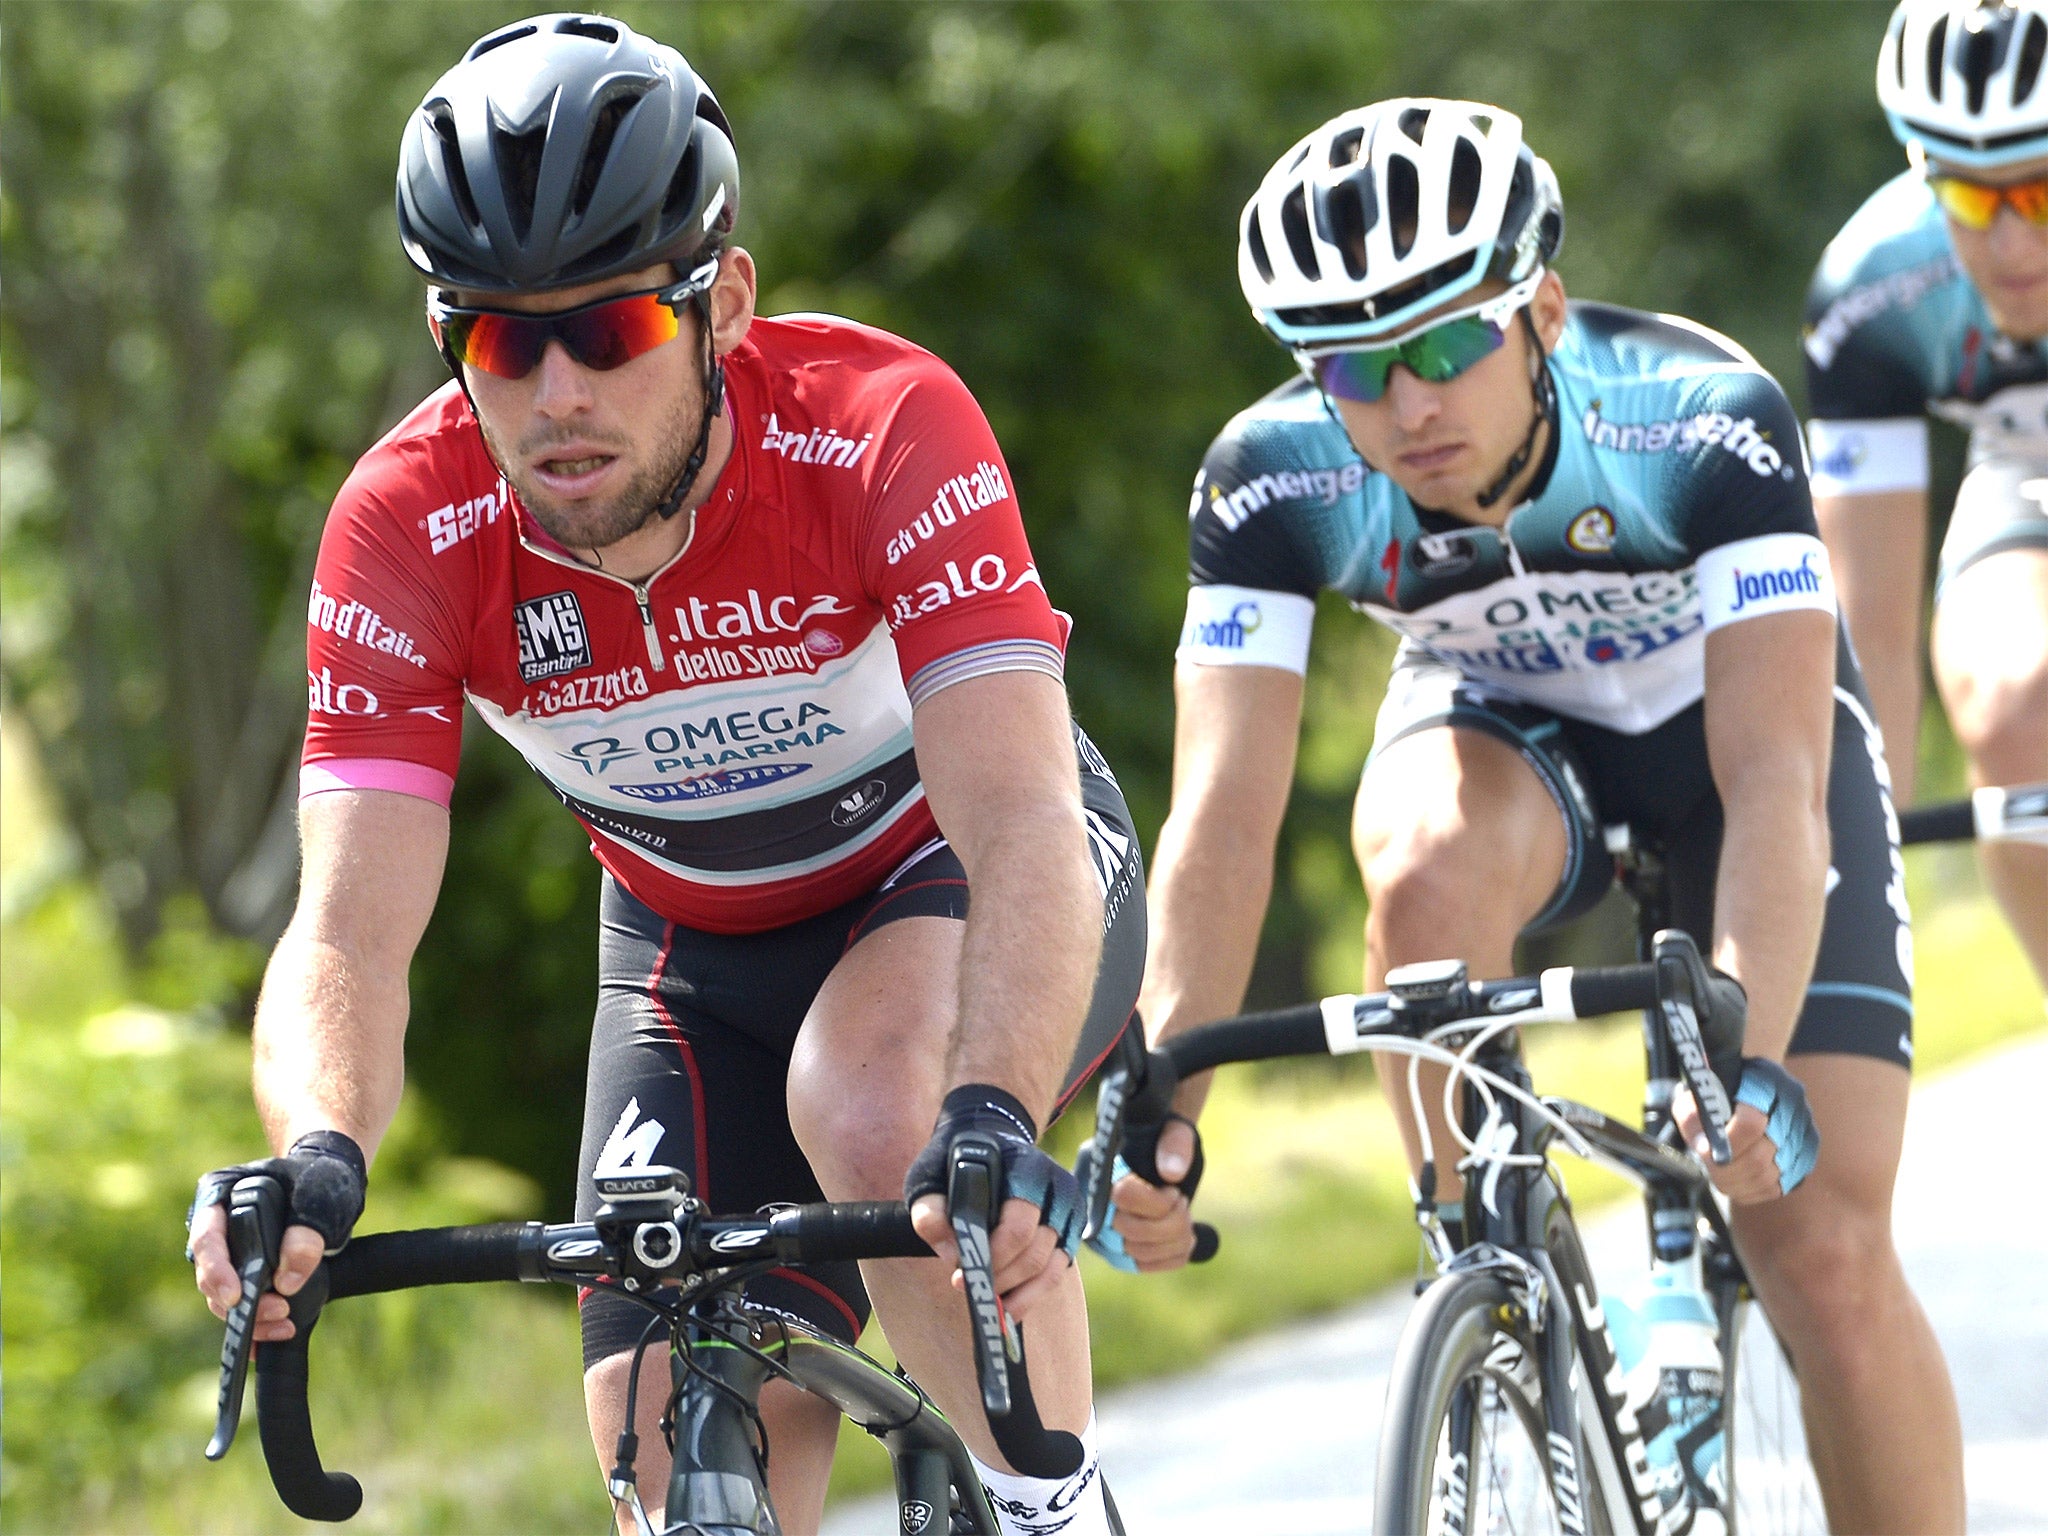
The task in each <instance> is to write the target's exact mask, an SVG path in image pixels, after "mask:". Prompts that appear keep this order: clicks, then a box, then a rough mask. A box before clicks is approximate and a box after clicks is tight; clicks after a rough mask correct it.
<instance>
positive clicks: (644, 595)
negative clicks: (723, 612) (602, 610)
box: [519, 508, 697, 672]
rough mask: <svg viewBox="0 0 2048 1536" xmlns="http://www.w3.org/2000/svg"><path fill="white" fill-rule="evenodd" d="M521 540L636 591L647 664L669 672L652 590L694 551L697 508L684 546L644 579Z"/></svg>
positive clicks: (548, 557)
mask: <svg viewBox="0 0 2048 1536" xmlns="http://www.w3.org/2000/svg"><path fill="white" fill-rule="evenodd" d="M519 542H520V543H521V544H522V545H524V546H525V547H526V548H527V549H529V550H531V551H532V552H533V553H534V554H536V555H539V556H540V557H541V559H543V560H548V561H552V562H553V563H554V564H556V565H562V566H567V567H568V568H569V569H570V570H572V571H581V572H582V573H583V574H584V575H586V576H600V577H602V578H603V579H604V580H606V581H615V582H617V583H618V584H619V585H620V586H622V587H624V588H626V590H627V591H629V592H631V593H632V594H633V601H634V602H636V603H638V604H639V605H640V633H641V634H643V635H645V636H646V637H647V664H648V665H649V666H651V667H653V668H654V670H655V671H657V672H666V671H667V670H668V662H667V660H666V659H665V658H664V657H663V656H662V654H661V635H660V634H659V633H658V632H657V631H656V630H655V627H654V599H653V596H652V593H653V590H654V584H655V583H656V582H657V581H659V580H661V578H662V577H663V576H665V575H667V574H668V568H669V567H670V566H672V565H674V564H675V563H676V562H677V561H678V560H680V559H682V558H683V556H684V555H687V554H688V553H689V552H690V546H691V545H692V544H694V543H696V542H697V514H696V511H695V509H694V508H693V509H692V510H691V512H690V532H689V536H688V537H687V538H685V539H684V540H683V547H682V548H681V549H679V550H677V551H676V552H675V553H674V554H672V555H670V556H669V557H668V558H667V559H666V560H664V561H662V563H661V565H660V567H659V568H658V569H657V570H656V571H655V572H654V573H653V574H652V575H651V576H649V577H647V578H646V579H645V580H644V581H629V580H627V579H626V578H625V577H624V576H614V575H613V574H612V573H611V572H610V571H607V570H603V569H600V568H599V567H597V566H594V565H585V564H584V563H583V562H582V561H581V560H573V559H571V558H570V557H569V556H567V555H561V554H557V553H556V552H555V551H554V550H552V549H544V548H542V547H541V546H540V545H538V544H536V543H534V542H533V541H532V540H531V539H529V538H528V537H527V536H526V535H525V534H524V533H521V534H520V535H519Z"/></svg>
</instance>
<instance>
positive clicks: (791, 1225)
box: [207, 1175, 1079, 1521]
mask: <svg viewBox="0 0 2048 1536" xmlns="http://www.w3.org/2000/svg"><path fill="white" fill-rule="evenodd" d="M283 1198H284V1192H283V1189H282V1187H281V1186H280V1185H279V1184H278V1183H277V1181H276V1180H275V1179H271V1178H268V1177H265V1176H260V1175H259V1176H257V1177H253V1178H248V1179H243V1180H241V1181H240V1182H239V1183H237V1184H236V1186H235V1189H234V1191H233V1194H232V1196H231V1199H232V1200H233V1201H234V1205H235V1208H236V1209H237V1210H244V1209H246V1210H248V1211H250V1212H251V1213H252V1215H251V1216H250V1217H248V1218H245V1219H244V1220H243V1221H242V1222H240V1223H239V1224H231V1226H230V1257H231V1258H232V1259H233V1260H234V1262H235V1265H236V1268H237V1269H238V1270H240V1271H241V1272H242V1273H243V1275H244V1276H245V1279H246V1278H247V1277H249V1276H252V1275H256V1274H257V1273H258V1272H259V1268H260V1271H261V1275H262V1283H264V1284H267V1282H268V1276H269V1273H270V1272H271V1270H273V1269H274V1267H275V1263H276V1245H277V1238H278V1235H279V1234H281V1232H282V1230H283ZM265 1212H268V1222H267V1224H266V1223H265V1221H264V1219H263V1217H264V1213H265ZM602 1214H603V1213H602V1212H601V1213H600V1215H602ZM625 1225H626V1226H629V1227H630V1228H631V1232H632V1236H631V1238H630V1239H629V1241H630V1255H625V1254H622V1253H621V1251H620V1250H619V1249H618V1247H617V1245H616V1243H615V1242H614V1240H613V1239H612V1238H609V1237H607V1236H606V1235H605V1234H603V1233H601V1232H600V1229H599V1226H598V1224H596V1223H594V1222H573V1223H565V1224H562V1225H557V1226H543V1225H542V1224H541V1223H540V1222H537V1221H530V1222H503V1223H497V1224H494V1225H488V1226H473V1227H433V1228H425V1229H421V1230H417V1231H406V1232H377V1233H370V1234H367V1235H365V1236H362V1237H358V1238H356V1239H355V1240H354V1241H353V1242H351V1243H350V1244H349V1245H348V1246H347V1247H346V1248H344V1249H343V1250H342V1251H341V1252H340V1253H338V1254H335V1255H333V1256H332V1257H330V1258H328V1259H327V1260H326V1261H325V1262H323V1263H322V1264H321V1265H320V1267H319V1268H318V1269H316V1270H314V1272H313V1275H312V1278H311V1279H309V1280H308V1281H307V1283H306V1285H305V1286H304V1287H303V1288H302V1289H301V1290H300V1291H299V1292H298V1294H296V1295H294V1296H292V1297H289V1298H288V1303H289V1306H290V1309H291V1320H292V1324H293V1327H294V1330H295V1331H294V1333H293V1336H292V1337H291V1338H290V1339H287V1340H284V1341H282V1342H277V1343H268V1344H265V1345H264V1346H263V1347H262V1348H261V1349H260V1350H257V1351H256V1352H255V1364H256V1421H257V1428H258V1431H259V1433H260V1436H261V1439H262V1442H263V1459H264V1462H265V1463H266V1465H267V1466H268V1467H269V1469H270V1480H271V1484H272V1486H274V1487H275V1488H276V1489H277V1494H278V1497H279V1498H280V1499H282V1500H283V1501H284V1505H285V1507H286V1508H287V1509H289V1510H290V1511H291V1512H292V1513H293V1514H295V1515H298V1516H299V1517H300V1518H302V1519H306V1520H326V1521H340V1520H347V1519H349V1518H350V1517H351V1516H353V1515H354V1514H355V1513H356V1511H357V1510H359V1509H360V1508H361V1507H362V1503H363V1490H362V1485H361V1484H360V1483H359V1482H357V1481H356V1479H355V1478H353V1477H351V1476H349V1475H348V1474H347V1473H346V1472H330V1471H328V1470H327V1469H326V1467H325V1466H324V1465H323V1464H322V1462H321V1460H320V1451H319V1446H318V1444H317V1443H316V1441H315V1439H314V1435H313V1421H312V1414H311V1410H310V1408H309V1407H308V1404H307V1388H308V1385H309V1354H308V1350H309V1346H310V1344H311V1341H312V1334H313V1330H314V1328H315V1327H316V1326H317V1325H318V1323H319V1321H320V1316H321V1312H322V1309H323V1308H324V1307H325V1306H326V1304H327V1303H328V1302H329V1301H333V1300H339V1299H340V1298H342V1297H347V1296H365V1295H370V1294H373V1293H376V1292H380V1291H395V1290H410V1289H414V1288H417V1287H421V1286H429V1285H468V1284H476V1283H481V1282H488V1281H506V1280H526V1281H545V1280H555V1281H568V1282H573V1281H577V1280H582V1279H587V1278H591V1277H594V1276H598V1275H603V1274H611V1273H615V1272H618V1271H619V1270H620V1269H621V1268H631V1269H632V1270H633V1271H634V1272H635V1274H636V1275H637V1276H638V1277H639V1278H641V1279H643V1280H645V1279H660V1278H670V1279H680V1278H684V1277H686V1276H689V1275H692V1274H697V1273H701V1272H702V1271H704V1270H709V1269H723V1268H729V1267H732V1266H735V1265H741V1264H749V1263H753V1262H756V1261H758V1260H768V1261H772V1262H777V1263H789V1264H819V1263H826V1262H829V1261H832V1260H836V1259H881V1258H915V1257H920V1256H922V1257H927V1258H928V1257H930V1256H931V1251H932V1250H931V1248H930V1246H929V1245H928V1244H926V1243H925V1241H924V1240H923V1239H922V1238H920V1237H919V1236H918V1235H917V1233H916V1231H915V1230H914V1229H913V1228H912V1226H911V1224H910V1212H909V1211H908V1210H906V1209H905V1208H904V1207H903V1205H902V1204H901V1203H900V1202H881V1201H846V1202H842V1203H838V1204H817V1205H801V1206H793V1207H789V1208H786V1209H783V1210H779V1211H774V1212H772V1213H770V1214H768V1215H765V1216H754V1217H737V1218H733V1217H706V1216H701V1215H695V1214H684V1215H681V1216H680V1217H679V1218H678V1219H674V1220H668V1221H649V1222H630V1223H627V1224H625ZM622 1230H623V1228H622ZM649 1234H651V1236H650V1235H649ZM657 1239H658V1241H657ZM671 1240H672V1241H673V1247H668V1248H664V1244H666V1243H668V1242H670V1241H671ZM245 1245H246V1246H245ZM266 1251H267V1260H266V1259H265V1253H266ZM622 1257H630V1259H631V1260H633V1261H635V1262H632V1263H630V1264H628V1265H623V1266H622V1264H621V1263H620V1260H621V1258H622ZM256 1294H258V1292H257V1291H255V1290H249V1291H248V1292H247V1296H246V1298H245V1299H248V1300H249V1301H250V1309H249V1310H250V1312H251V1316H252V1318H253V1310H254V1308H253V1298H254V1296H255V1295H256ZM237 1311H238V1312H239V1311H240V1308H239V1307H238V1308H237ZM252 1332H253V1328H251V1327H249V1326H245V1327H244V1328H242V1329H241V1330H240V1331H239V1332H237V1330H236V1329H235V1328H234V1326H233V1325H232V1321H231V1323H230V1327H229V1330H228V1334H227V1339H226V1342H225V1344H224V1346H223V1348H222V1352H221V1371H222V1388H221V1416H220V1421H219V1423H218V1424H217V1425H216V1427H215V1431H214V1440H213V1443H212V1444H210V1445H209V1446H208V1448H207V1454H208V1456H209V1457H210V1458H211V1459H214V1460H218V1459H219V1458H220V1456H222V1455H225V1454H226V1452H227V1448H228V1446H229V1445H230V1444H231V1443H232V1442H233V1440H234V1429H235V1422H236V1418H237V1417H238V1415H239V1412H240V1407H241V1386H240V1383H241V1379H242V1376H243V1373H245V1372H246V1370H247V1368H248V1362H249V1352H250V1335H251V1333H252ZM1013 1369H1014V1370H1015V1372H1016V1373H1017V1381H1018V1383H1019V1386H1020V1388H1021V1390H1020V1392H1019V1393H1018V1397H1019V1399H1020V1401H1021V1402H1022V1403H1024V1404H1026V1405H1028V1404H1029V1402H1030V1398H1029V1389H1028V1385H1027V1384H1026V1382H1027V1378H1025V1377H1024V1375H1023V1372H1024V1361H1023V1357H1022V1352H1021V1347H1020V1350H1019V1353H1018V1357H1017V1359H1016V1362H1015V1365H1014V1367H1013ZM1033 1429H1035V1430H1036V1432H1037V1434H1038V1435H1039V1436H1041V1437H1045V1436H1046V1431H1045V1430H1044V1429H1043V1427H1042V1426H1040V1425H1039V1424H1038V1421H1037V1415H1036V1412H1035V1410H1034V1411H1033V1412H1032V1414H1031V1420H1030V1423H1029V1424H1023V1423H1021V1422H1020V1423H1019V1425H1018V1426H1017V1431H1016V1433H1014V1434H1013V1435H1012V1437H1011V1438H1012V1439H1013V1440H1014V1441H1015V1443H1016V1445H1017V1450H1012V1449H1011V1448H1010V1447H1009V1446H1007V1445H1006V1446H1005V1447H1004V1454H1005V1455H1006V1456H1008V1457H1009V1458H1010V1460H1011V1462H1012V1464H1013V1465H1017V1464H1018V1463H1017V1456H1018V1454H1019V1453H1020V1452H1021V1453H1023V1454H1025V1455H1027V1456H1028V1455H1029V1454H1030V1453H1031V1449H1032V1448H1033V1445H1034V1442H1033V1441H1032V1440H1031V1439H1030V1434H1031V1431H1032V1430H1033ZM997 1438H998V1443H999V1444H1001V1443H1002V1440H1003V1436H1002V1434H1001V1433H1000V1432H999V1433H998V1437H997ZM1050 1438H1054V1439H1056V1438H1058V1437H1050ZM1066 1438H1068V1439H1071V1438H1072V1437H1071V1436H1068V1437H1066ZM1076 1445H1077V1447H1078V1442H1076ZM1078 1464H1079V1463H1078V1460H1077V1461H1076V1465H1078Z"/></svg>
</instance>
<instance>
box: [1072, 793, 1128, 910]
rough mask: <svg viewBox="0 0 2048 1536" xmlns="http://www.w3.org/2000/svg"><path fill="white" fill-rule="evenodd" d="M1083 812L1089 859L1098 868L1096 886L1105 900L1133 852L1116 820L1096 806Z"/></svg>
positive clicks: (1096, 869)
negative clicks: (1086, 825)
mask: <svg viewBox="0 0 2048 1536" xmlns="http://www.w3.org/2000/svg"><path fill="white" fill-rule="evenodd" d="M1083 815H1084V816H1085V817H1086V819H1087V822H1088V861H1089V863H1090V864H1091V865H1092V866H1093V868H1094V870H1095V888H1096V891H1097V892H1098V893H1099V894H1100V895H1101V896H1102V898H1103V899H1104V900H1105V901H1106V900H1108V899H1109V893H1110V890H1111V889H1112V888H1113V887H1114V886H1116V885H1117V883H1118V881H1119V880H1120V878H1121V877H1122V875H1123V872H1124V861H1125V860H1126V859H1128V858H1129V857H1130V854H1131V840H1130V839H1129V838H1128V837H1126V836H1124V834H1123V832H1122V831H1120V830H1119V829H1118V827H1117V825H1116V823H1115V822H1113V821H1111V820H1110V819H1109V818H1108V817H1107V816H1104V815H1103V814H1102V813H1101V812H1100V811H1098V810H1095V809H1094V808H1093V807H1089V808H1088V809H1086V810H1085V811H1084V812H1083Z"/></svg>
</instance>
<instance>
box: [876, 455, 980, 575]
mask: <svg viewBox="0 0 2048 1536" xmlns="http://www.w3.org/2000/svg"><path fill="white" fill-rule="evenodd" d="M1009 494H1010V488H1009V486H1007V485H1005V484H1004V483H1003V471H1002V466H1001V465H998V464H991V463H989V461H988V460H987V459H983V460H981V461H980V462H979V463H977V464H976V465H975V466H974V468H972V469H970V470H969V471H968V472H967V473H966V474H964V475H955V476H953V478H952V479H950V480H948V481H946V482H945V483H944V484H942V485H941V486H940V487H939V493H938V495H936V496H934V497H933V498H932V504H931V505H930V506H929V507H927V508H926V509H925V510H924V511H922V512H920V513H918V514H917V516H916V517H914V518H912V519H911V522H910V526H909V527H908V528H905V529H902V530H901V531H900V532H898V533H897V534H896V535H895V536H894V537H893V538H891V539H890V540H889V543H888V546H887V548H886V549H885V550H884V553H885V554H886V555H887V556H888V560H889V563H890V564H891V565H895V564H896V563H897V562H898V561H900V560H901V559H902V558H903V557H904V556H905V555H907V554H909V553H910V552H911V551H912V550H913V549H915V548H917V546H918V545H920V544H922V543H924V541H925V540H926V539H929V538H931V537H933V536H934V535H935V534H937V532H938V531H939V530H940V529H941V528H950V527H952V526H953V525H954V524H955V523H957V522H959V521H960V520H961V519H962V518H963V517H969V516H972V515H973V514H974V513H976V512H979V511H980V510H981V509H982V508H984V507H992V506H994V505H995V504H996V503H997V502H999V501H1004V500H1007V499H1008V497H1009Z"/></svg>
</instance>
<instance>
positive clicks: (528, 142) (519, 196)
mask: <svg viewBox="0 0 2048 1536" xmlns="http://www.w3.org/2000/svg"><path fill="white" fill-rule="evenodd" d="M491 138H492V139H493V140H494V141H495V142H494V146H493V147H494V149H495V151H496V153H495V154H494V155H493V156H492V158H493V159H495V160H496V161H497V162H498V185H499V186H500V187H501V188H503V189H504V193H505V211H506V212H507V213H508V214H510V215H511V218H512V233H513V235H514V236H515V237H516V238H517V239H518V240H519V242H520V244H522V245H524V244H525V243H526V239H527V236H528V235H530V234H531V233H532V232H533V203H534V197H535V194H536V193H537V192H538V190H539V187H540V158H541V153H542V151H543V150H545V149H546V148H547V142H548V129H547V123H546V121H545V120H543V121H542V123H541V125H540V126H539V127H538V128H533V129H530V130H528V131H527V132H525V133H507V132H505V130H504V129H502V128H500V127H499V126H498V125H497V124H496V123H492V124H491Z"/></svg>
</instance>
